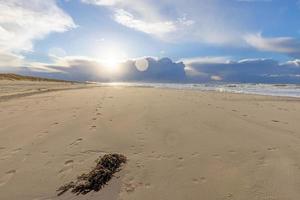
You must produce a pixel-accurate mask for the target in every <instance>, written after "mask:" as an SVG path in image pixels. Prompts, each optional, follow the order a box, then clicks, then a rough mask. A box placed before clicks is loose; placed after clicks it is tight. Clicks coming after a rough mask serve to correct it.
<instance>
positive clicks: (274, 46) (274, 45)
mask: <svg viewBox="0 0 300 200" xmlns="http://www.w3.org/2000/svg"><path fill="white" fill-rule="evenodd" d="M245 40H246V42H247V43H248V44H249V45H251V46H252V47H254V48H256V49H258V50H260V51H269V52H278V53H285V54H288V55H291V56H295V57H297V56H300V41H299V40H296V39H295V38H292V37H273V38H266V37H263V36H262V35H261V33H258V34H249V35H246V36H245Z"/></svg>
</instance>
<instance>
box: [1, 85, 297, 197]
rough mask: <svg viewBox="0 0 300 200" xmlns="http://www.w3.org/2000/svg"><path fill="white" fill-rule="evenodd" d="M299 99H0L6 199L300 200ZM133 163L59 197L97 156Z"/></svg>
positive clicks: (192, 95)
mask: <svg viewBox="0 0 300 200" xmlns="http://www.w3.org/2000/svg"><path fill="white" fill-rule="evenodd" d="M299 113H300V103H299V100H298V99H292V98H278V97H265V96H254V95H240V94H229V93H215V92H197V91H180V90H167V89H154V88H122V87H93V88H86V89H81V90H76V89H73V90H61V91H53V92H51V93H49V92H46V93H41V94H35V95H31V96H26V97H19V98H12V99H9V100H5V101H2V102H0V124H1V125H0V199H1V200H2V199H3V200H14V199H22V200H27V199H28V200H49V199H106V200H109V199H111V200H113V199H124V200H126V199H130V200H134V199H144V200H147V199H149V200H150V199H151V200H152V199H161V200H163V199H165V200H168V199H172V200H182V199H195V200H196V199H207V200H229V199H238V200H298V199H300V191H299V186H300V132H299V128H300V125H299V121H300V115H299ZM112 152H114V153H122V154H124V155H126V156H127V158H128V162H127V164H126V165H125V166H124V169H123V170H122V171H121V172H119V173H118V174H117V176H116V177H115V178H114V179H113V180H112V181H111V182H110V183H109V184H108V185H107V186H106V187H105V188H104V189H103V190H101V191H100V192H98V193H89V194H88V195H85V196H83V195H79V196H74V195H73V194H70V193H67V194H64V195H62V196H60V197H58V196H57V195H56V194H57V193H56V189H57V188H58V187H59V186H61V185H62V184H64V183H66V182H69V181H71V180H74V178H76V176H78V175H80V174H82V173H84V172H87V171H89V170H90V169H91V168H92V167H93V166H94V165H95V163H94V161H95V160H96V159H97V158H98V157H99V155H104V154H105V153H112Z"/></svg>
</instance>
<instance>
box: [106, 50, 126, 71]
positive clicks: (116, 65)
mask: <svg viewBox="0 0 300 200" xmlns="http://www.w3.org/2000/svg"><path fill="white" fill-rule="evenodd" d="M126 58H127V55H126V54H125V53H124V52H123V51H122V50H121V48H120V47H118V46H113V47H108V48H106V51H105V52H104V53H102V55H101V58H100V59H101V61H102V63H103V66H104V67H105V70H107V72H109V73H116V72H118V71H119V70H120V63H122V62H124V60H126Z"/></svg>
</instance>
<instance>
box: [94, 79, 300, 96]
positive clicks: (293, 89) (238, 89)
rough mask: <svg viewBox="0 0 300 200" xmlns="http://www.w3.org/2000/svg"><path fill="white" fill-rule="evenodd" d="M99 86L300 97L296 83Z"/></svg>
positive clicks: (105, 84)
mask: <svg viewBox="0 0 300 200" xmlns="http://www.w3.org/2000/svg"><path fill="white" fill-rule="evenodd" d="M98 84H99V86H124V87H153V88H170V89H179V90H187V89H188V90H199V91H218V92H231V93H242V94H258V95H269V96H285V97H297V98H300V85H296V84H179V83H141V82H139V83H124V82H122V83H119V82H114V83H98Z"/></svg>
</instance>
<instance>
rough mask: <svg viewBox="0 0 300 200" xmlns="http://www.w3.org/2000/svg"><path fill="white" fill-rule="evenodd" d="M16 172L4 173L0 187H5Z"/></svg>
mask: <svg viewBox="0 0 300 200" xmlns="http://www.w3.org/2000/svg"><path fill="white" fill-rule="evenodd" d="M16 172H17V171H16V170H14V169H13V170H9V171H7V172H6V173H5V175H4V176H3V177H2V178H1V179H0V187H1V186H4V185H6V184H7V183H8V182H9V181H10V180H11V178H12V177H13V175H14V174H15V173H16Z"/></svg>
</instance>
